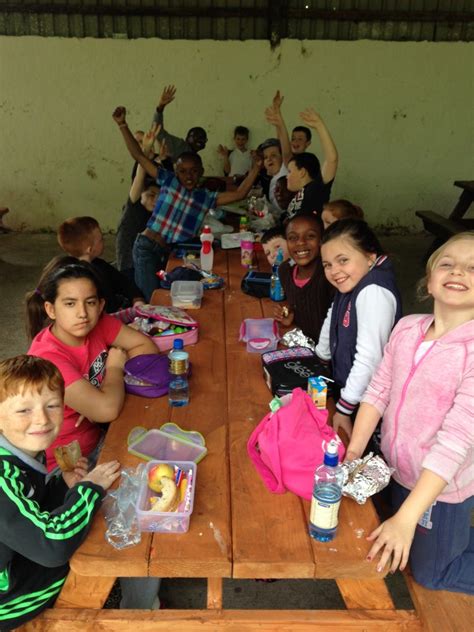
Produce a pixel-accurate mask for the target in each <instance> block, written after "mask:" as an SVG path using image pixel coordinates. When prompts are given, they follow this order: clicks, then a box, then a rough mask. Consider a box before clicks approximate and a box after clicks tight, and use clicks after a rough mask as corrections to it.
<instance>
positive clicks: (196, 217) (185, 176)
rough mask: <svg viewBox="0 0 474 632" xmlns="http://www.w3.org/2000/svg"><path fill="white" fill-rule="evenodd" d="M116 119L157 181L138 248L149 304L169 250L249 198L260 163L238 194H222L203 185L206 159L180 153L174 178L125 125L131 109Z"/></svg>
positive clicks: (140, 279)
mask: <svg viewBox="0 0 474 632" xmlns="http://www.w3.org/2000/svg"><path fill="white" fill-rule="evenodd" d="M112 116H113V119H114V121H115V122H116V123H117V125H118V127H119V129H120V131H121V132H122V135H123V138H124V141H125V144H126V146H127V149H128V151H129V152H130V154H131V156H132V158H134V159H135V160H136V161H137V162H139V164H140V165H142V167H143V168H144V169H145V171H146V172H147V173H148V175H150V176H152V177H153V178H155V179H156V182H157V184H158V186H159V187H160V194H159V196H158V200H157V202H156V206H155V210H154V211H153V213H152V216H151V218H150V220H149V222H148V224H147V227H146V229H145V230H144V231H143V232H142V233H141V234H140V235H138V237H137V239H136V241H135V244H134V247H133V261H134V264H135V281H136V283H137V285H138V287H139V288H140V289H141V290H142V292H143V293H144V295H145V299H146V300H147V301H149V300H150V298H151V295H152V294H153V291H154V290H155V289H157V288H158V287H159V280H158V278H157V277H156V273H157V272H158V271H159V270H160V269H162V268H164V266H165V265H166V259H167V257H168V254H169V251H170V246H171V244H174V243H179V242H183V241H186V240H188V239H191V238H193V237H195V236H196V235H197V234H198V232H199V229H200V228H201V226H202V223H203V221H204V216H205V215H206V213H207V212H208V211H210V210H211V209H213V208H215V207H216V206H223V205H225V204H232V202H238V201H239V200H242V199H244V198H245V197H246V195H247V194H248V192H249V191H250V189H251V187H252V185H253V183H254V181H255V179H256V177H257V175H258V172H259V168H260V164H259V161H258V160H256V161H255V162H254V164H253V165H252V168H251V170H250V171H249V173H248V175H247V177H246V178H245V180H244V181H243V182H242V183H241V184H240V186H239V188H238V189H237V190H236V191H228V192H224V193H217V192H216V191H208V190H207V189H202V188H199V187H198V184H199V179H200V178H201V176H202V174H203V171H204V170H203V167H202V162H201V158H200V157H199V156H198V154H196V153H189V152H185V153H183V154H181V155H180V156H179V157H178V159H177V161H176V165H175V174H173V173H170V172H169V171H166V170H165V169H161V168H159V167H158V166H157V165H156V164H155V163H154V162H152V161H151V160H150V159H149V158H147V157H146V155H145V154H144V153H143V152H142V150H141V149H140V146H139V145H138V143H137V141H136V140H135V139H134V138H133V135H132V133H131V131H130V130H129V128H128V125H127V122H126V110H125V108H124V107H118V108H116V109H115V111H114V113H113V115H112Z"/></svg>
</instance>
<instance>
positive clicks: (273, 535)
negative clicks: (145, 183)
mask: <svg viewBox="0 0 474 632" xmlns="http://www.w3.org/2000/svg"><path fill="white" fill-rule="evenodd" d="M175 263H176V262H175ZM259 264H260V265H261V266H262V267H263V266H264V264H263V258H262V257H261V256H260V260H259ZM172 265H173V262H172ZM214 269H215V271H216V272H217V273H218V274H220V275H221V276H223V277H224V279H225V281H226V288H225V289H223V290H213V291H207V292H206V293H205V296H204V299H203V306H202V308H201V310H199V311H197V312H195V314H196V317H197V320H198V321H199V326H200V333H199V341H198V343H197V344H196V345H194V346H191V347H187V349H188V350H189V353H190V360H191V362H192V364H193V375H192V378H191V381H190V395H191V398H190V403H189V405H188V406H186V407H183V408H169V407H168V401H167V398H159V399H145V398H139V397H134V396H130V395H127V397H126V402H125V406H124V409H123V411H122V413H121V415H120V417H119V418H118V419H117V420H116V421H114V423H112V424H111V426H110V428H109V431H108V433H107V437H106V441H105V445H104V448H103V452H102V454H101V460H104V461H105V460H109V459H111V458H117V459H119V460H120V462H121V463H122V465H125V466H136V465H137V464H138V462H139V460H138V459H137V458H136V457H135V456H133V455H131V454H130V453H129V452H128V450H127V441H126V440H127V436H128V433H129V432H130V430H131V429H132V428H133V427H135V426H137V425H141V426H144V427H145V428H152V427H158V426H160V425H161V424H162V423H164V422H165V421H170V420H171V421H173V422H175V423H177V424H179V425H180V426H182V427H183V428H185V429H195V430H199V431H200V432H202V434H203V435H204V436H205V438H206V443H207V447H208V454H207V456H206V458H205V459H204V460H203V461H202V462H201V463H199V465H198V472H197V486H196V498H195V504H194V512H193V515H192V516H191V524H190V530H189V532H188V533H187V534H184V535H178V534H176V535H173V534H153V533H143V534H142V540H141V543H140V544H139V545H137V546H134V547H131V548H129V549H125V550H122V551H116V550H115V549H113V548H112V547H111V546H110V545H109V544H108V543H107V542H106V541H105V538H104V520H103V518H102V517H101V516H100V515H98V516H96V518H95V520H94V523H93V526H92V529H91V532H90V534H89V535H88V537H87V539H86V541H85V542H84V543H83V545H82V546H81V547H80V548H79V549H78V550H77V552H76V553H75V555H74V556H73V558H72V559H71V572H70V574H69V576H68V579H67V581H66V583H65V585H64V588H63V590H62V592H61V594H60V596H59V598H58V600H57V603H56V606H55V608H53V609H50V610H46V611H45V612H44V613H43V614H42V615H40V616H39V617H37V618H36V619H35V620H34V621H32V622H30V623H29V624H26V625H25V626H23V628H22V630H24V631H25V630H35V631H41V632H43V631H44V632H60V631H61V632H63V631H64V630H67V631H68V632H76V631H77V632H79V631H80V632H84V631H86V632H88V631H90V632H92V631H95V630H98V629H100V630H103V631H107V630H110V631H111V632H112V631H113V632H122V631H129V630H132V629H136V628H139V629H140V632H151V631H152V630H153V631H155V630H158V631H159V630H167V631H168V630H169V628H170V626H171V625H173V626H174V629H176V630H178V631H179V632H197V631H202V630H215V631H219V632H220V631H226V630H228V631H229V632H231V631H232V632H254V631H255V630H259V631H261V632H276V631H277V630H288V631H290V630H291V632H300V631H301V632H303V631H308V632H309V631H313V630H318V631H319V630H321V631H326V630H334V629H339V630H344V631H346V630H359V631H362V630H365V631H367V632H370V631H374V632H375V631H377V632H378V631H379V630H380V629H383V630H384V632H391V631H395V630H399V631H401V630H404V631H421V630H422V625H421V622H420V619H419V617H418V616H417V614H416V613H415V611H413V610H395V608H394V604H393V601H392V598H391V596H390V594H389V592H388V589H387V587H386V585H385V582H384V580H383V575H384V573H377V572H376V570H375V564H374V563H368V562H367V561H366V560H365V557H366V555H367V553H368V551H369V548H370V544H369V543H368V542H367V541H366V540H365V537H363V536H365V535H366V534H368V533H370V532H371V531H372V529H374V528H375V527H376V525H377V524H378V517H377V514H376V512H375V510H374V507H373V505H372V503H371V502H370V501H369V502H367V503H366V504H365V505H358V504H357V503H355V502H354V501H352V500H350V499H348V498H343V499H342V502H341V508H340V524H339V528H338V533H337V536H336V538H335V539H334V540H333V541H332V542H329V543H322V542H317V541H314V540H312V539H311V538H310V537H309V535H308V527H307V525H308V513H309V503H308V502H307V501H305V500H302V499H300V498H298V497H297V496H295V495H293V494H290V493H286V494H282V495H277V494H271V493H270V492H269V491H268V490H267V489H266V488H265V486H264V485H263V483H262V481H261V480H260V478H259V477H258V475H257V474H256V471H255V470H254V468H253V466H252V464H251V462H250V460H249V458H248V457H247V452H246V444H247V439H248V437H249V435H250V432H251V431H252V429H253V428H254V427H255V425H256V424H257V423H258V421H260V419H261V418H262V417H263V416H264V414H265V413H266V409H267V403H268V401H269V399H270V398H271V395H270V392H269V391H268V389H267V387H266V385H265V382H264V380H263V376H262V369H261V360H260V356H259V355H258V354H250V353H247V352H246V350H245V345H244V344H242V343H240V342H238V331H239V326H240V323H241V321H242V319H244V318H249V317H252V318H255V317H262V316H269V315H271V312H272V303H271V302H270V301H269V300H265V299H264V300H258V299H255V298H252V297H250V296H246V295H244V294H242V292H241V291H240V281H241V277H242V275H243V270H242V268H241V266H240V253H239V252H238V251H218V252H217V253H216V255H215V265H214ZM153 302H154V303H157V302H158V303H161V304H168V303H169V292H165V291H163V290H158V291H157V292H156V293H155V294H154V295H153ZM361 536H362V537H361ZM123 576H137V577H140V576H141V577H147V576H158V577H205V578H207V608H206V609H199V610H164V611H139V610H102V609H101V608H102V606H103V605H104V603H105V601H106V599H107V597H108V595H109V592H110V589H111V588H112V585H113V584H114V582H115V579H116V578H117V577H123ZM225 577H227V578H308V579H314V580H317V579H321V578H324V579H334V580H336V582H337V585H338V588H339V591H340V592H341V595H342V597H343V599H344V602H345V605H346V608H347V609H346V610H286V609H282V610H226V609H223V607H222V606H223V603H222V582H223V578H225ZM428 592H431V591H428ZM463 597H465V596H463ZM468 599H470V598H468ZM283 605H284V604H283ZM427 629H428V628H427ZM457 629H458V630H462V628H457ZM466 630H467V628H466ZM443 632H445V631H444V630H443ZM453 632H454V629H453Z"/></svg>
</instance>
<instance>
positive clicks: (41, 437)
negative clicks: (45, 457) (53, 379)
mask: <svg viewBox="0 0 474 632" xmlns="http://www.w3.org/2000/svg"><path fill="white" fill-rule="evenodd" d="M63 410H64V404H63V400H62V397H61V393H59V392H58V391H51V390H50V389H49V388H48V387H47V386H44V387H43V388H42V390H41V391H40V392H39V393H37V392H36V390H28V391H25V392H23V393H20V394H17V395H12V396H11V397H8V398H7V399H6V400H4V401H3V402H1V403H0V431H1V432H2V434H3V435H4V437H5V438H6V439H8V441H9V442H10V443H11V444H13V445H14V446H16V447H17V448H19V449H20V450H23V452H26V454H29V455H30V456H33V457H34V456H36V455H37V454H38V452H41V451H42V450H46V448H48V447H49V446H50V445H51V444H52V443H53V441H54V440H55V439H56V437H57V436H58V433H59V429H60V428H61V424H62V423H63Z"/></svg>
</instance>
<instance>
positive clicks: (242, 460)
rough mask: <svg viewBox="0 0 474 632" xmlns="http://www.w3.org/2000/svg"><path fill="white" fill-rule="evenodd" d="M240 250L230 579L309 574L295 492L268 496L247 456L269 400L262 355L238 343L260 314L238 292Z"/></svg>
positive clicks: (232, 261) (230, 336) (233, 295)
mask: <svg viewBox="0 0 474 632" xmlns="http://www.w3.org/2000/svg"><path fill="white" fill-rule="evenodd" d="M244 273H245V272H244V270H243V268H241V267H240V252H239V251H229V278H230V288H229V290H230V293H229V296H228V298H227V300H226V312H225V316H226V346H227V372H228V394H229V435H230V463H231V499H232V539H233V560H234V562H233V577H267V578H272V577H275V578H277V577H287V578H288V577H300V578H303V577H313V576H314V572H315V565H314V559H313V555H312V552H311V546H310V543H309V537H308V535H307V529H306V528H305V524H304V522H305V518H304V515H303V512H302V509H301V503H300V500H299V499H298V497H297V496H295V495H294V494H284V495H279V494H271V493H270V492H269V491H268V490H267V489H266V487H265V486H264V484H263V482H262V481H261V479H260V477H259V476H258V474H257V472H256V471H255V468H254V466H253V464H252V462H251V461H250V459H249V457H248V456H247V449H246V445H247V440H248V438H249V436H250V434H251V432H252V430H253V429H254V428H255V426H256V425H257V424H258V423H259V421H260V420H261V419H262V418H263V417H264V415H265V414H266V412H267V411H268V407H267V403H268V402H269V401H270V399H271V393H270V391H269V390H268V388H267V386H266V384H265V382H264V379H263V374H262V365H261V356H260V354H255V353H247V351H246V349H245V343H243V342H239V341H238V332H239V327H240V323H241V322H242V320H243V319H244V318H261V317H262V307H261V303H260V301H259V300H258V299H256V298H253V297H251V296H248V295H246V294H243V293H242V292H241V291H240V280H241V278H242V276H243V275H244Z"/></svg>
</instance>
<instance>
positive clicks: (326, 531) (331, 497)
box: [309, 439, 342, 542]
mask: <svg viewBox="0 0 474 632" xmlns="http://www.w3.org/2000/svg"><path fill="white" fill-rule="evenodd" d="M341 496H342V470H341V466H340V465H339V450H338V443H337V441H335V440H334V439H333V440H331V441H330V442H329V443H328V445H327V448H326V451H325V453H324V462H323V464H322V465H320V466H318V467H317V468H316V471H315V473H314V487H313V498H312V499H311V510H310V514H309V534H310V536H311V537H312V538H314V539H315V540H319V541H320V542H330V541H331V540H332V539H333V538H334V536H335V535H336V531H337V523H338V519H337V515H338V512H339V505H340V504H341Z"/></svg>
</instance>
